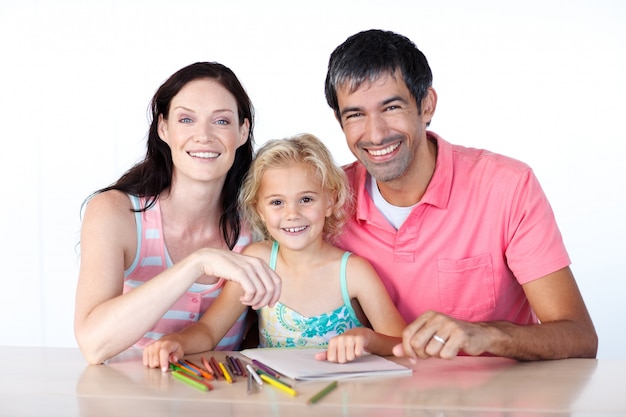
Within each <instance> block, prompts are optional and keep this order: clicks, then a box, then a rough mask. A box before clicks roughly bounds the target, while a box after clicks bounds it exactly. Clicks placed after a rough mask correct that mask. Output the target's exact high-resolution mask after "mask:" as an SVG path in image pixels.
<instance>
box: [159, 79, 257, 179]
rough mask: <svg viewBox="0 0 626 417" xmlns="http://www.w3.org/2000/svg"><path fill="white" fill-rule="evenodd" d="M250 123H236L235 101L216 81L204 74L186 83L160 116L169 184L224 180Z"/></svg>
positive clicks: (160, 128)
mask: <svg viewBox="0 0 626 417" xmlns="http://www.w3.org/2000/svg"><path fill="white" fill-rule="evenodd" d="M249 126H250V122H249V120H247V119H246V120H245V122H244V123H243V124H242V125H241V126H240V125H239V114H238V112H237V101H236V100H235V97H234V96H233V95H232V94H231V93H230V92H229V91H228V90H227V89H226V88H224V87H223V86H222V85H221V84H220V83H218V82H217V81H215V80H213V79H209V78H205V79H198V80H194V81H191V82H189V83H188V84H187V85H185V86H184V87H183V88H182V89H181V90H180V91H179V92H178V94H176V95H175V96H174V98H173V99H172V102H171V104H170V110H169V114H168V115H167V119H165V118H164V117H163V115H161V116H159V127H158V131H159V137H160V138H161V139H162V140H163V141H164V142H166V143H167V144H168V145H169V147H170V149H171V151H172V160H173V162H174V170H173V178H172V184H173V183H174V182H175V181H177V182H178V181H196V182H216V181H217V182H221V183H222V184H223V182H224V179H225V178H226V174H227V172H228V170H229V169H230V168H231V167H232V165H233V162H234V160H235V152H236V151H237V148H239V147H240V146H241V145H243V144H244V143H245V142H246V140H247V139H248V130H249Z"/></svg>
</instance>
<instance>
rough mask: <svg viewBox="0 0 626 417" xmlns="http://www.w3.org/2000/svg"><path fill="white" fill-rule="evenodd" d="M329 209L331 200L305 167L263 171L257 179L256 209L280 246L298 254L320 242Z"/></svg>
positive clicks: (299, 165)
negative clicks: (258, 179)
mask: <svg viewBox="0 0 626 417" xmlns="http://www.w3.org/2000/svg"><path fill="white" fill-rule="evenodd" d="M332 207H333V199H332V196H331V195H330V193H328V192H327V191H325V190H324V189H322V185H321V182H320V180H319V178H318V177H317V174H316V172H315V169H314V168H313V167H311V166H309V165H307V164H304V163H298V164H293V165H289V166H287V167H284V168H271V169H267V170H266V171H265V173H264V174H263V177H262V178H261V184H260V187H259V191H258V194H257V205H256V208H257V211H258V213H259V216H260V217H261V219H262V220H263V222H264V223H265V227H266V228H267V230H268V232H269V234H270V235H271V236H272V237H273V238H274V239H275V240H276V241H277V242H278V243H279V244H280V246H283V247H287V248H290V249H293V250H298V249H304V248H306V247H308V246H309V245H310V244H312V243H318V242H320V241H321V240H322V238H323V234H322V232H323V230H324V223H325V221H326V217H328V216H330V215H331V213H332Z"/></svg>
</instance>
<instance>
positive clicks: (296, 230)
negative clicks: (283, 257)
mask: <svg viewBox="0 0 626 417" xmlns="http://www.w3.org/2000/svg"><path fill="white" fill-rule="evenodd" d="M304 229H306V226H300V227H285V230H286V231H288V232H289V233H297V232H301V231H303V230H304Z"/></svg>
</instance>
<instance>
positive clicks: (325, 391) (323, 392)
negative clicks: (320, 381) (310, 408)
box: [307, 381, 337, 404]
mask: <svg viewBox="0 0 626 417" xmlns="http://www.w3.org/2000/svg"><path fill="white" fill-rule="evenodd" d="M335 388H337V381H333V382H331V383H330V384H328V385H326V386H325V387H324V388H322V390H321V391H320V392H318V393H317V394H315V395H314V396H312V397H311V398H309V400H308V401H307V404H315V403H316V402H318V401H319V400H321V399H322V398H324V397H325V396H326V395H328V393H330V392H331V391H332V390H334V389H335Z"/></svg>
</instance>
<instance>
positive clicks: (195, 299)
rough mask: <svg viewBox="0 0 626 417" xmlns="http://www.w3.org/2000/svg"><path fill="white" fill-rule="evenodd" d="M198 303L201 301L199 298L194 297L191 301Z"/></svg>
mask: <svg viewBox="0 0 626 417" xmlns="http://www.w3.org/2000/svg"><path fill="white" fill-rule="evenodd" d="M198 301H200V300H198V297H193V298H192V299H191V302H192V303H197V302H198Z"/></svg>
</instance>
